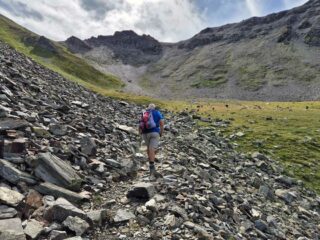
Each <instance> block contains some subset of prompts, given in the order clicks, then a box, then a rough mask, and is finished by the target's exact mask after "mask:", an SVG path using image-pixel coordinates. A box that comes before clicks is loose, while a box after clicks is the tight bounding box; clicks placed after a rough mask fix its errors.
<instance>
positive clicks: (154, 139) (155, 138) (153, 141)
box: [148, 133, 159, 173]
mask: <svg viewBox="0 0 320 240" xmlns="http://www.w3.org/2000/svg"><path fill="white" fill-rule="evenodd" d="M149 136H150V141H149V150H148V157H149V168H150V173H154V172H155V165H154V160H155V156H156V151H157V149H158V145H159V134H158V133H150V134H149Z"/></svg>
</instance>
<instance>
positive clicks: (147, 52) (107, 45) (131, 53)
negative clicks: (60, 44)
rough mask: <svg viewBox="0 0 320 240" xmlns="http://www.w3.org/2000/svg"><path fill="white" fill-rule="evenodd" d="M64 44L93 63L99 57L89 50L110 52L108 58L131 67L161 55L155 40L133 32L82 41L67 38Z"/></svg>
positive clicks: (117, 33)
mask: <svg viewBox="0 0 320 240" xmlns="http://www.w3.org/2000/svg"><path fill="white" fill-rule="evenodd" d="M65 43H66V45H67V46H68V48H69V49H70V50H71V51H73V52H75V53H86V56H88V57H90V59H93V60H95V61H99V60H98V59H99V58H100V55H99V54H97V52H94V51H92V52H89V50H90V49H94V48H95V49H101V50H102V51H108V50H109V51H110V50H111V54H112V55H111V56H110V57H112V58H114V59H117V60H120V61H121V62H122V63H123V64H130V65H133V66H139V65H143V64H148V63H150V62H154V61H156V60H157V59H159V57H160V56H161V53H162V45H161V44H160V43H159V42H158V41H157V40H155V39H154V38H152V37H151V36H149V35H142V36H139V35H138V34H136V33H135V32H133V31H122V32H115V34H114V35H113V36H98V37H91V38H89V39H86V40H84V41H81V40H79V39H77V40H76V41H75V39H74V38H71V39H70V38H69V39H68V40H67V41H66V42H65ZM80 45H81V47H79V46H80ZM83 46H87V47H86V48H84V47H83ZM101 50H100V51H101ZM98 55H99V56H98Z"/></svg>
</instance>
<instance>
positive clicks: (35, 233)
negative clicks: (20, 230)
mask: <svg viewBox="0 0 320 240" xmlns="http://www.w3.org/2000/svg"><path fill="white" fill-rule="evenodd" d="M42 231H43V223H40V222H38V221H36V220H34V219H31V220H29V221H28V222H27V226H26V227H25V229H24V232H25V234H26V235H27V236H28V237H29V238H31V239H37V238H38V237H39V236H40V234H41V233H42Z"/></svg>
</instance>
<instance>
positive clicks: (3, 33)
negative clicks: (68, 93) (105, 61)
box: [0, 15, 123, 89]
mask: <svg viewBox="0 0 320 240" xmlns="http://www.w3.org/2000/svg"><path fill="white" fill-rule="evenodd" d="M38 38H39V36H38V35H36V34H34V33H32V32H30V31H29V30H27V29H25V28H23V27H21V26H19V25H17V24H16V23H14V22H13V21H11V20H10V19H8V18H6V17H4V16H2V15H0V40H2V41H4V42H6V43H7V44H9V45H10V46H11V47H13V48H15V49H16V50H17V51H19V52H21V53H23V54H25V55H27V56H28V57H31V58H32V59H33V60H35V61H36V62H38V63H40V64H42V65H44V66H46V67H48V68H49V69H51V70H53V71H56V72H58V73H60V74H61V75H62V76H64V77H66V78H68V79H71V80H73V81H76V82H83V81H84V82H88V83H90V84H94V85H97V86H99V87H101V88H108V89H109V88H121V87H122V86H123V83H122V82H121V81H120V79H119V78H117V77H115V76H112V75H108V74H104V73H102V72H100V71H98V70H97V69H95V68H94V67H92V66H91V65H89V64H88V63H87V62H86V61H84V60H83V59H81V58H79V57H77V56H75V55H73V54H72V53H70V52H69V51H68V50H67V49H66V48H65V47H64V46H62V45H61V44H59V43H56V42H51V43H52V44H53V46H54V47H55V49H56V51H55V52H50V51H47V50H46V49H43V48H41V47H38V46H36V45H35V44H36V41H37V39H38Z"/></svg>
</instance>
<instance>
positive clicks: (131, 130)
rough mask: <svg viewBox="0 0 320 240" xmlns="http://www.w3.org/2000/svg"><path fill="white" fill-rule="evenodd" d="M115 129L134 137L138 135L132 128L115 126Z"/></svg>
mask: <svg viewBox="0 0 320 240" xmlns="http://www.w3.org/2000/svg"><path fill="white" fill-rule="evenodd" d="M116 128H117V129H119V130H121V131H124V132H126V133H131V134H134V135H139V133H138V131H137V129H135V128H133V127H129V126H126V125H120V124H117V125H116Z"/></svg>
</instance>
